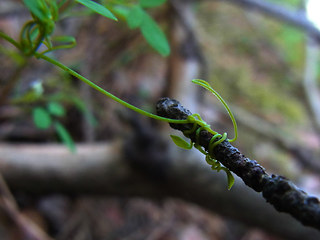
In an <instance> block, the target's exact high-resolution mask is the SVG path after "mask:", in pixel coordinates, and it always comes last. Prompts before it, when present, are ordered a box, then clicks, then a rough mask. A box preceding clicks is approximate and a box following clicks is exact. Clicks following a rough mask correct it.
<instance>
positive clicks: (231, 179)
mask: <svg viewBox="0 0 320 240" xmlns="http://www.w3.org/2000/svg"><path fill="white" fill-rule="evenodd" d="M221 169H222V170H224V171H225V172H226V174H227V178H228V190H230V189H231V188H232V186H233V184H234V177H233V175H232V173H231V172H230V170H229V169H228V168H225V167H222V168H221Z"/></svg>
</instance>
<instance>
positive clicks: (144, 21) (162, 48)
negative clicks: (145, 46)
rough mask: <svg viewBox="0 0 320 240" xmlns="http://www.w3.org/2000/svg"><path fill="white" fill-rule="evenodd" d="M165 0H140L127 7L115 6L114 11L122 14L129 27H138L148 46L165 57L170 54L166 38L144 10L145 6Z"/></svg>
mask: <svg viewBox="0 0 320 240" xmlns="http://www.w3.org/2000/svg"><path fill="white" fill-rule="evenodd" d="M164 2H165V1H150V2H149V3H147V2H146V1H140V4H136V5H133V6H131V7H127V8H124V7H122V8H115V10H116V12H117V13H118V14H120V15H122V16H123V17H124V18H125V19H126V21H127V24H128V26H129V28H131V29H136V28H139V29H140V31H141V33H142V35H143V37H144V38H145V40H146V41H147V42H148V43H149V44H150V46H151V47H152V48H153V49H155V50H156V51H157V52H158V53H160V54H161V55H162V56H164V57H166V56H168V55H169V54H170V46H169V43H168V40H167V38H166V36H165V34H164V33H163V31H162V30H161V28H160V27H159V25H158V24H157V23H156V22H155V21H154V20H153V19H152V17H151V16H150V15H149V14H148V13H147V12H146V11H145V9H144V8H145V7H155V6H159V5H161V4H162V3H164Z"/></svg>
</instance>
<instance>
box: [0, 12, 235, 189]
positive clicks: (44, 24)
mask: <svg viewBox="0 0 320 240" xmlns="http://www.w3.org/2000/svg"><path fill="white" fill-rule="evenodd" d="M55 14H57V12H55ZM39 16H40V15H39ZM53 29H54V22H53V21H52V20H51V19H44V20H43V19H42V20H40V19H38V18H37V17H36V16H34V20H32V21H29V22H27V23H26V24H25V25H24V27H23V29H22V31H21V33H20V42H16V41H15V40H14V39H12V38H11V37H9V36H8V35H6V34H5V33H3V32H1V31H0V37H1V38H3V39H5V40H6V41H8V42H10V43H11V44H12V45H14V46H15V47H16V48H17V49H19V51H20V52H22V53H23V54H24V56H26V57H30V56H35V57H37V58H41V59H43V60H45V61H47V62H49V63H51V64H53V65H55V66H57V67H58V68H60V69H62V70H63V71H65V72H67V73H69V74H70V75H72V76H74V77H76V78H78V79H79V80H81V81H82V82H84V83H86V84H87V85H89V86H90V87H92V88H93V89H95V90H97V91H98V92H100V93H102V94H103V95H105V96H107V97H109V98H111V99H112V100H114V101H115V102H118V103H120V104H121V105H123V106H125V107H127V108H129V109H131V110H133V111H135V112H137V113H139V114H141V115H144V116H146V117H149V118H153V119H156V120H160V121H165V122H167V123H174V124H193V126H192V128H191V129H189V130H185V131H183V134H184V135H185V136H186V137H188V138H190V135H192V134H195V142H192V140H191V142H190V143H187V142H186V141H184V140H183V139H182V138H180V137H178V136H175V135H171V138H172V140H173V141H174V143H175V144H176V145H178V146H179V147H182V148H184V149H191V148H192V147H193V146H194V147H195V148H197V149H198V150H199V151H200V152H201V153H203V154H204V155H205V156H206V162H207V163H208V164H209V165H210V166H211V169H212V170H215V171H218V172H219V171H220V170H223V171H225V172H226V174H227V178H228V189H230V188H231V187H232V185H233V183H234V178H233V176H232V174H231V172H230V170H229V169H228V168H226V167H223V166H221V164H220V163H219V162H218V161H217V160H215V159H214V158H213V155H214V154H213V150H214V148H215V147H216V146H218V145H219V144H220V143H222V142H223V141H225V140H227V141H229V142H233V141H235V140H236V139H237V137H238V131H237V124H236V121H235V118H234V116H233V114H232V112H231V110H230V108H229V107H228V105H227V103H226V102H225V101H224V100H223V98H222V97H221V96H220V95H219V94H218V93H217V92H216V91H215V90H214V89H213V88H212V87H211V86H210V84H209V83H208V82H206V81H204V80H201V79H194V80H192V82H193V83H195V84H197V85H200V86H202V87H204V88H205V89H207V90H209V91H210V92H211V93H212V94H213V95H214V96H215V97H216V98H217V99H218V100H219V101H220V102H221V103H222V104H223V106H224V107H225V109H226V110H227V112H228V114H229V116H230V118H231V121H232V124H233V127H234V138H233V139H228V138H227V133H223V134H222V135H221V134H219V133H217V132H215V131H213V130H212V129H211V128H210V125H209V124H207V123H206V122H205V121H204V120H203V119H202V118H201V116H200V115H199V114H192V115H190V116H188V117H187V119H184V120H181V119H171V118H166V117H161V116H158V115H155V114H152V113H150V112H147V111H145V110H142V109H140V108H138V107H135V106H133V105H131V104H129V103H127V102H125V101H124V100H122V99H120V98H118V97H116V96H115V95H113V94H111V93H109V92H108V91H106V90H104V89H103V88H101V87H99V86H98V85H96V84H94V83H93V82H91V81H90V80H89V79H87V78H85V77H83V76H82V75H80V74H78V73H77V72H75V71H73V70H72V69H70V68H68V67H67V66H65V65H64V64H62V63H61V62H59V61H57V60H55V59H53V58H50V57H48V56H46V55H45V53H48V52H51V51H54V50H57V49H63V48H71V47H73V46H74V45H75V44H76V42H75V39H74V38H72V37H68V36H62V37H58V38H56V39H55V40H56V41H57V42H59V43H61V45H58V46H53V45H52V42H51V41H52V40H51V39H50V37H49V36H50V34H51V33H52V31H53ZM53 40H54V39H53ZM42 43H44V44H45V45H46V47H47V48H48V49H47V50H45V51H43V52H42V53H38V52H37V51H38V49H39V47H40V45H41V44H42ZM201 131H208V132H209V133H211V134H212V135H213V136H212V138H211V139H210V142H209V144H208V149H207V151H206V150H205V149H204V148H203V147H202V146H201V145H200V134H201Z"/></svg>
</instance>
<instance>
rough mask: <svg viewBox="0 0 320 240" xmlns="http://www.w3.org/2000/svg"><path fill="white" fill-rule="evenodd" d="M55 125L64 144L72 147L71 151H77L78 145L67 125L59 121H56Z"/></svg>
mask: <svg viewBox="0 0 320 240" xmlns="http://www.w3.org/2000/svg"><path fill="white" fill-rule="evenodd" d="M54 127H55V129H56V131H57V134H58V135H59V137H60V139H61V141H62V142H63V143H64V145H66V146H67V147H68V148H69V149H70V151H71V152H73V153H74V152H75V151H76V146H75V144H74V141H73V139H72V137H71V136H70V134H69V133H68V131H67V130H66V129H65V127H64V126H63V125H62V124H61V123H59V122H55V123H54Z"/></svg>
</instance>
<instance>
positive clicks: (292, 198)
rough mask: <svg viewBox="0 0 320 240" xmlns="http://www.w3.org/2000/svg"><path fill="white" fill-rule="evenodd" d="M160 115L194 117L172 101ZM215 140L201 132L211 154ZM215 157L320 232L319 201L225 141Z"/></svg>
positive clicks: (187, 126)
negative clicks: (212, 143)
mask: <svg viewBox="0 0 320 240" xmlns="http://www.w3.org/2000/svg"><path fill="white" fill-rule="evenodd" d="M157 113H158V114H159V115H160V116H163V117H168V118H172V119H186V118H187V117H188V116H189V115H191V112H190V111H189V110H187V109H185V108H184V107H183V106H181V104H180V103H179V102H178V101H176V100H172V99H169V98H163V99H161V100H160V101H159V102H158V104H157ZM170 125H171V127H172V128H174V129H177V130H180V131H182V132H183V131H185V130H190V129H192V128H193V124H170ZM199 127H200V126H199ZM195 132H196V131H194V133H192V134H190V135H189V137H190V139H191V140H192V141H193V142H195V139H196V134H195ZM212 137H213V135H212V134H211V133H209V132H207V131H204V130H203V131H201V132H200V139H199V144H200V145H201V146H203V147H204V148H205V149H206V150H208V146H209V142H210V140H211V138H212ZM212 157H214V158H215V159H217V160H218V161H219V162H220V163H222V164H223V165H224V166H226V167H227V168H228V169H229V170H231V171H232V172H234V173H235V174H237V175H238V176H239V177H240V178H241V179H242V180H243V181H244V183H245V184H246V185H247V186H249V187H251V188H252V189H254V190H255V191H257V192H262V194H263V197H264V198H265V199H266V200H267V202H269V203H270V204H272V205H273V206H274V207H275V208H276V209H277V210H278V211H280V212H286V213H289V214H291V215H292V216H293V217H295V218H296V219H297V220H299V221H300V222H301V223H303V224H305V225H307V226H311V227H314V228H317V229H319V230H320V202H319V200H318V199H317V198H316V197H313V196H309V195H308V194H306V193H305V192H304V191H302V190H301V189H299V188H298V187H297V186H295V185H294V184H293V183H292V182H291V181H289V180H288V179H286V178H285V177H282V176H277V175H271V176H270V175H269V174H268V173H267V172H266V171H265V169H264V168H263V167H262V166H260V165H259V164H258V163H257V161H255V160H251V159H249V158H247V157H245V156H244V155H243V154H242V153H241V152H240V151H239V150H238V149H237V148H235V147H233V146H232V145H231V144H230V143H229V142H228V141H226V140H225V141H223V142H222V143H221V144H219V145H218V146H217V147H215V148H214V149H213V156H212Z"/></svg>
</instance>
